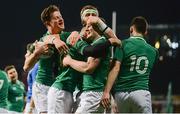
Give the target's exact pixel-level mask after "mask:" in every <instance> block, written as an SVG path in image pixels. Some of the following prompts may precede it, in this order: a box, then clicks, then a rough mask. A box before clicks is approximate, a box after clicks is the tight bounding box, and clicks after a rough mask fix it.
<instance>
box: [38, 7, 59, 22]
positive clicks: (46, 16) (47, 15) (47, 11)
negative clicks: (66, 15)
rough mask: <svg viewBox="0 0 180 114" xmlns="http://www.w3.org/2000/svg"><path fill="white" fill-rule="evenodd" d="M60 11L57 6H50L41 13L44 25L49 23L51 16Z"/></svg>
mask: <svg viewBox="0 0 180 114" xmlns="http://www.w3.org/2000/svg"><path fill="white" fill-rule="evenodd" d="M55 11H59V8H58V7H57V6H56V5H49V6H48V7H47V8H45V9H44V10H43V11H42V13H41V21H42V22H43V24H46V22H47V21H50V20H51V15H52V13H53V12H55Z"/></svg>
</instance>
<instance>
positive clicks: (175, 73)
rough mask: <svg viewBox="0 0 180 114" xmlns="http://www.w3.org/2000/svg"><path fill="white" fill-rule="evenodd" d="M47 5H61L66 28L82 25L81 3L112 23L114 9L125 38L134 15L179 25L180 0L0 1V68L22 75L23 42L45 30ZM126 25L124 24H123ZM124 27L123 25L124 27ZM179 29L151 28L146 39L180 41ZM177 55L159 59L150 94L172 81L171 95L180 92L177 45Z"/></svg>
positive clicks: (154, 71)
mask: <svg viewBox="0 0 180 114" xmlns="http://www.w3.org/2000/svg"><path fill="white" fill-rule="evenodd" d="M50 4H55V5H58V6H59V7H60V10H61V13H62V15H63V18H64V20H65V26H66V31H72V30H79V29H80V28H81V23H80V16H79V12H80V9H81V8H82V6H84V5H87V4H91V5H95V6H97V8H98V9H99V12H100V16H102V17H103V18H105V20H106V22H107V24H108V25H109V26H111V21H112V11H116V12H117V35H118V37H119V38H121V39H124V38H126V37H128V35H129V32H128V25H129V23H130V21H131V19H132V17H134V16H139V15H141V16H144V17H146V19H147V20H148V22H149V23H150V24H151V25H157V24H171V25H178V24H180V1H179V0H154V1H153V0H2V1H1V3H0V22H1V24H0V28H1V29H0V35H1V37H0V41H1V45H0V50H1V55H0V68H1V69H4V67H5V66H6V65H9V64H14V65H15V66H16V67H17V69H18V72H19V77H20V79H25V77H22V76H21V75H22V74H23V73H22V72H23V70H22V66H23V62H24V54H25V52H26V50H25V48H26V44H27V43H29V42H33V41H35V40H36V39H39V38H40V37H41V36H42V35H43V34H44V33H45V32H46V29H45V27H44V26H43V24H42V23H41V20H40V14H41V11H42V10H43V9H44V8H45V7H47V6H48V5H50ZM124 26H125V27H124ZM123 27H124V28H123ZM179 30H180V29H179V28H175V29H170V28H167V29H165V30H154V29H151V30H150V33H149V36H151V39H148V42H149V43H150V44H152V45H154V42H155V40H156V39H157V37H161V36H162V35H163V34H168V35H171V36H174V37H176V39H177V40H178V41H179V40H180V33H179V32H180V31H179ZM176 52H177V53H176V56H174V57H165V59H164V60H163V61H159V62H158V63H157V65H156V66H155V68H154V69H153V71H152V74H151V76H150V89H151V91H152V93H153V94H166V92H167V86H168V83H169V82H170V81H171V82H172V86H173V94H180V89H179V88H178V87H180V84H179V83H180V79H179V75H180V73H179V69H180V62H179V48H178V50H176Z"/></svg>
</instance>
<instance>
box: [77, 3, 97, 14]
mask: <svg viewBox="0 0 180 114" xmlns="http://www.w3.org/2000/svg"><path fill="white" fill-rule="evenodd" d="M86 9H94V10H97V12H98V9H97V8H96V7H95V6H93V5H86V6H84V7H82V9H81V12H80V16H81V15H82V13H83V12H84V11H85V10H86ZM98 13H99V12H98Z"/></svg>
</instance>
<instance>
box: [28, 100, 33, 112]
mask: <svg viewBox="0 0 180 114" xmlns="http://www.w3.org/2000/svg"><path fill="white" fill-rule="evenodd" d="M34 108H35V105H34V100H33V98H32V97H31V100H30V104H29V110H28V114H32V111H33V109H34Z"/></svg>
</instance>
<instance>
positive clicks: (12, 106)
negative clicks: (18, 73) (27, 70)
mask: <svg viewBox="0 0 180 114" xmlns="http://www.w3.org/2000/svg"><path fill="white" fill-rule="evenodd" d="M24 95H25V86H24V84H23V83H22V82H20V81H19V80H17V81H16V83H12V82H9V90H8V110H10V111H16V112H23V109H24V103H25V101H24Z"/></svg>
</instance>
